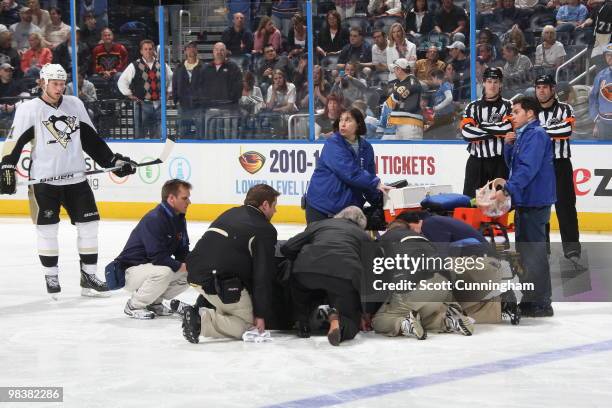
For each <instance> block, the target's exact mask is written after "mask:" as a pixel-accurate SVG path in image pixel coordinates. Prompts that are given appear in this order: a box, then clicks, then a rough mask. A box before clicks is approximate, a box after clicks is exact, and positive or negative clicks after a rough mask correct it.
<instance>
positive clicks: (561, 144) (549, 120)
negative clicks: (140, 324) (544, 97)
mask: <svg viewBox="0 0 612 408" xmlns="http://www.w3.org/2000/svg"><path fill="white" fill-rule="evenodd" d="M538 119H539V120H540V125H542V127H543V128H544V130H546V133H548V136H550V137H551V139H552V142H553V150H554V152H555V159H569V158H570V157H572V152H571V150H570V139H569V138H570V136H571V135H572V129H573V126H574V122H575V121H576V118H575V117H574V110H573V109H572V107H571V106H570V105H568V104H567V103H563V102H559V101H557V100H555V102H554V103H553V104H552V106H551V107H550V108H542V110H541V111H540V114H539V116H538Z"/></svg>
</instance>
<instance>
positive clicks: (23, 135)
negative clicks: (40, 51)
mask: <svg viewBox="0 0 612 408" xmlns="http://www.w3.org/2000/svg"><path fill="white" fill-rule="evenodd" d="M66 77H67V75H66V71H64V69H63V68H62V66H61V65H58V64H47V65H45V66H44V67H43V68H42V69H41V71H40V79H41V87H42V95H41V96H40V97H38V98H35V99H32V100H29V101H27V102H24V103H22V104H21V105H19V107H18V108H17V111H16V113H15V119H14V121H13V126H12V128H11V130H10V132H9V135H8V136H7V139H6V142H5V143H4V146H3V149H2V162H1V163H0V194H15V192H16V190H17V184H16V179H15V171H16V166H17V163H18V161H19V156H20V155H21V152H22V150H23V148H24V146H25V145H26V144H27V143H28V142H30V143H31V144H32V148H31V166H30V174H29V176H30V179H41V178H51V179H52V180H51V181H48V182H45V183H39V184H34V185H31V186H30V187H29V191H28V197H29V200H30V215H31V217H32V220H33V222H34V223H35V224H36V232H37V236H38V240H37V241H38V255H39V258H40V261H41V263H42V266H43V270H44V272H45V281H46V284H47V292H49V293H50V294H51V295H52V297H56V296H57V294H58V293H59V292H61V287H60V284H59V279H58V267H57V264H58V254H59V253H58V247H59V245H58V229H59V228H58V227H59V220H60V219H59V212H60V206H63V207H64V208H65V209H66V211H67V212H68V215H69V216H70V221H71V222H72V224H74V225H76V228H77V246H78V252H79V257H80V265H81V288H82V291H81V294H82V295H84V296H99V295H100V294H101V292H106V291H108V287H107V286H106V283H104V282H103V281H101V280H99V279H98V278H97V277H96V264H97V262H98V221H99V219H100V216H99V214H98V208H97V206H96V201H95V198H94V195H93V191H92V190H91V187H90V186H89V183H88V182H87V179H86V178H85V177H84V176H81V177H72V178H67V179H60V178H59V177H57V176H62V175H65V174H71V173H76V172H82V171H85V159H84V157H83V153H84V152H85V153H87V154H88V155H89V156H90V157H91V158H92V159H93V160H94V161H95V162H96V163H97V164H98V165H100V166H102V167H105V168H109V167H118V166H119V167H120V168H119V169H117V170H114V171H113V173H115V175H117V176H118V177H125V176H127V175H129V174H134V173H135V172H136V168H135V167H134V165H135V164H136V163H134V162H133V161H132V160H130V159H129V158H128V157H125V156H122V155H120V154H118V153H115V154H113V152H112V151H111V150H110V149H109V147H108V145H107V144H106V143H105V142H104V141H103V140H102V138H100V136H99V135H98V133H97V131H96V129H95V128H94V126H93V124H92V122H91V120H90V119H89V116H88V114H87V111H86V110H85V106H84V105H83V102H81V101H80V100H79V99H78V98H77V97H76V96H68V95H63V93H64V90H65V88H66ZM53 178H55V179H53Z"/></svg>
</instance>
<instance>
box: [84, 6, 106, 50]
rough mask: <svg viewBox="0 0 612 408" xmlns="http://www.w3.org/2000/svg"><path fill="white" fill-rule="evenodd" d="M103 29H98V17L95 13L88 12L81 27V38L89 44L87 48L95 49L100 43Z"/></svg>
mask: <svg viewBox="0 0 612 408" xmlns="http://www.w3.org/2000/svg"><path fill="white" fill-rule="evenodd" d="M101 37H102V31H101V30H100V29H98V26H97V22H96V17H95V16H94V15H93V13H87V14H85V17H84V23H83V27H81V40H83V42H84V43H85V44H87V48H89V49H90V50H93V49H94V47H95V46H96V45H98V44H99V43H100V38H101Z"/></svg>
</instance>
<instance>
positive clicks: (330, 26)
mask: <svg viewBox="0 0 612 408" xmlns="http://www.w3.org/2000/svg"><path fill="white" fill-rule="evenodd" d="M325 22H326V23H325V24H324V25H323V27H322V28H321V31H319V36H318V37H317V53H318V54H319V55H320V56H322V57H325V56H327V55H334V54H339V53H340V51H341V50H342V48H344V46H345V45H347V44H348V43H349V31H348V29H346V28H344V27H342V19H341V17H340V14H339V13H338V11H336V10H330V11H328V12H327V16H326V17H325Z"/></svg>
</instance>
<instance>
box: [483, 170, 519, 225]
mask: <svg viewBox="0 0 612 408" xmlns="http://www.w3.org/2000/svg"><path fill="white" fill-rule="evenodd" d="M504 183H505V181H504V180H503V179H501V178H497V179H495V180H493V181H489V182H488V183H487V184H485V185H484V186H482V187H481V188H479V189H478V190H476V206H477V207H478V208H479V209H480V211H482V213H483V214H484V215H486V216H487V217H493V218H496V217H501V216H502V215H504V214H506V213H507V212H508V211H510V207H511V205H512V201H511V200H510V196H508V197H506V199H505V200H504V201H497V200H496V199H495V191H496V187H497V186H503V185H504Z"/></svg>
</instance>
